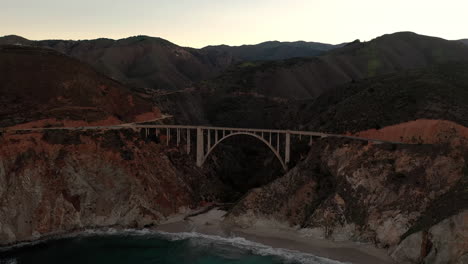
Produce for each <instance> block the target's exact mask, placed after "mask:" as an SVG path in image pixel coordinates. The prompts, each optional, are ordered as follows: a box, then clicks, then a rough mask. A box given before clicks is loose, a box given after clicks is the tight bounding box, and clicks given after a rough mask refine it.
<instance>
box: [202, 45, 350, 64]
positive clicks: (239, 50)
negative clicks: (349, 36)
mask: <svg viewBox="0 0 468 264" xmlns="http://www.w3.org/2000/svg"><path fill="white" fill-rule="evenodd" d="M340 46H342V45H331V44H324V43H317V42H305V41H297V42H279V41H269V42H263V43H260V44H257V45H242V46H227V45H221V46H208V47H205V48H203V49H202V51H208V52H219V53H223V52H224V53H227V54H229V55H230V56H232V57H233V58H235V59H236V60H238V61H269V60H284V59H289V58H295V57H315V56H318V55H322V54H323V53H324V52H326V51H329V50H331V49H334V48H337V47H340Z"/></svg>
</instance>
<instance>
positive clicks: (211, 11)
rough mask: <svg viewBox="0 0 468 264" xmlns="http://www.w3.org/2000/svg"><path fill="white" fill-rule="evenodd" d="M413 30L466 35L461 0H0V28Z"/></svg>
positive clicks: (224, 34)
mask: <svg viewBox="0 0 468 264" xmlns="http://www.w3.org/2000/svg"><path fill="white" fill-rule="evenodd" d="M397 31H414V32H417V33H420V34H425V35H432V36H439V37H443V38H446V39H461V38H468V0H0V36H1V35H9V34H16V35H21V36H23V37H26V38H29V39H34V40H38V39H91V38H98V37H108V38H114V39H117V38H124V37H128V36H134V35H149V36H157V37H162V38H165V39H167V40H169V41H172V42H174V43H176V44H179V45H182V46H191V47H202V46H206V45H210V44H212V45H213V44H229V45H241V44H255V43H259V42H263V41H267V40H280V41H296V40H306V41H318V42H326V43H334V44H337V43H341V42H346V41H352V40H355V39H358V38H359V39H361V40H370V39H372V38H374V37H377V36H380V35H382V34H385V33H393V32H397Z"/></svg>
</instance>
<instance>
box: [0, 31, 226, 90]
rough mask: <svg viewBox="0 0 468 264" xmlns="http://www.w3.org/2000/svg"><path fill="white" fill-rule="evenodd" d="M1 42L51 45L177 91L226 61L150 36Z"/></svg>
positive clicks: (136, 83)
mask: <svg viewBox="0 0 468 264" xmlns="http://www.w3.org/2000/svg"><path fill="white" fill-rule="evenodd" d="M0 44H22V45H29V46H38V47H44V48H51V49H54V50H56V51H59V52H61V53H63V54H66V55H68V56H71V57H74V58H77V59H79V60H81V61H84V62H86V63H88V64H90V65H92V66H93V67H94V68H95V69H97V70H98V71H99V72H101V73H102V74H105V75H107V76H109V77H111V78H113V79H115V80H118V81H120V82H122V83H124V84H126V85H127V86H131V87H134V88H139V89H142V90H148V91H153V90H175V89H183V88H187V87H190V86H191V85H192V84H193V82H197V81H200V80H203V79H206V78H209V77H212V76H214V74H215V73H216V72H218V71H219V70H220V69H223V68H224V67H225V66H224V63H226V64H230V60H229V59H228V60H227V61H226V62H223V61H222V60H219V63H220V64H219V65H218V64H216V63H217V62H216V61H215V59H212V58H209V57H207V56H206V55H204V54H201V53H200V52H199V51H198V50H195V49H187V48H182V47H179V46H177V45H175V44H173V43H171V42H169V41H167V40H164V39H161V38H153V37H147V36H137V37H130V38H126V39H119V40H112V39H95V40H82V41H66V40H43V41H30V40H27V39H24V38H22V37H18V36H6V37H3V38H0Z"/></svg>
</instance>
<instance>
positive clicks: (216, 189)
mask: <svg viewBox="0 0 468 264" xmlns="http://www.w3.org/2000/svg"><path fill="white" fill-rule="evenodd" d="M157 141H158V139H156V138H153V139H152V140H149V139H144V138H141V136H140V135H139V134H138V133H135V132H133V131H131V130H128V131H127V130H124V131H120V132H117V131H107V132H99V133H98V132H95V133H94V132H86V133H83V132H66V131H49V132H45V133H44V134H42V133H25V134H4V135H2V137H1V138H0V144H1V146H2V147H1V148H0V244H3V245H4V244H9V243H16V242H19V241H24V240H33V239H37V238H40V237H44V236H47V235H52V234H60V233H65V232H70V231H73V230H82V229H84V228H99V227H110V226H115V227H140V228H142V227H144V226H152V225H155V224H158V223H160V222H161V221H163V220H164V219H165V218H166V217H168V216H170V215H173V214H175V213H178V212H181V211H184V210H186V209H188V208H193V207H198V206H200V205H201V204H203V203H205V202H210V201H213V200H217V199H218V198H219V197H220V195H221V194H222V193H223V191H224V187H223V185H222V184H221V183H219V181H218V180H217V179H216V178H215V177H214V176H213V175H211V174H209V173H207V172H206V171H202V170H200V169H198V168H197V167H195V166H194V165H193V162H191V160H190V158H189V157H188V156H187V155H185V154H182V152H179V150H178V149H176V148H169V149H168V148H167V147H163V146H162V145H160V144H158V143H157Z"/></svg>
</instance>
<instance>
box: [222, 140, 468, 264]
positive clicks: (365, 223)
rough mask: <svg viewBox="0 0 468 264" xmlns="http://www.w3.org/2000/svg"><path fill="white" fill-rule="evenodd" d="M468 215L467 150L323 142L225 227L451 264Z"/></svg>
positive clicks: (253, 194) (241, 206)
mask: <svg viewBox="0 0 468 264" xmlns="http://www.w3.org/2000/svg"><path fill="white" fill-rule="evenodd" d="M272 201H275V202H272ZM467 212H468V151H467V149H466V147H447V146H441V145H439V146H436V145H363V144H360V143H353V142H346V141H338V142H337V141H336V140H322V141H321V142H317V143H315V144H314V145H313V147H312V149H311V151H310V153H309V154H308V156H307V157H306V158H304V159H303V160H302V161H301V162H300V163H299V164H298V165H297V166H296V167H295V168H294V169H292V170H291V171H290V172H289V173H288V174H286V175H285V176H283V177H281V178H279V179H277V180H276V181H274V182H272V183H271V184H268V185H266V186H264V187H262V188H257V189H254V190H252V191H250V192H249V193H248V194H247V195H246V196H245V197H244V198H243V199H242V200H241V201H240V202H239V203H238V204H237V205H236V206H235V208H234V209H233V210H232V211H231V213H230V215H229V217H228V218H227V220H226V221H227V222H228V223H233V224H236V225H238V226H241V227H252V226H255V225H260V224H262V223H263V222H265V221H267V222H268V221H276V222H281V223H284V224H287V225H289V226H296V227H297V228H298V229H303V231H304V233H307V234H309V235H313V236H319V237H325V238H329V239H333V240H354V241H361V242H370V243H374V244H376V245H377V246H379V247H384V248H388V249H389V253H390V254H392V256H393V257H394V259H395V260H397V261H398V263H421V261H423V260H425V261H427V262H424V263H457V261H463V260H461V259H463V257H462V256H463V255H464V254H467V253H468V247H466V245H467V244H468V237H467V236H466V234H467V232H466V228H467V227H468V222H467V220H468V218H467V217H466V213H467ZM305 230H307V231H305ZM465 258H466V256H465ZM458 263H463V262H458Z"/></svg>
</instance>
